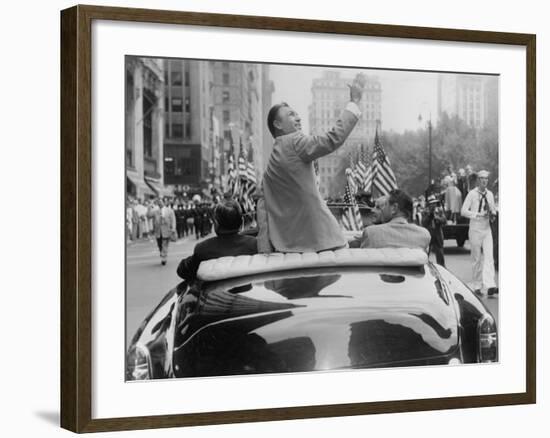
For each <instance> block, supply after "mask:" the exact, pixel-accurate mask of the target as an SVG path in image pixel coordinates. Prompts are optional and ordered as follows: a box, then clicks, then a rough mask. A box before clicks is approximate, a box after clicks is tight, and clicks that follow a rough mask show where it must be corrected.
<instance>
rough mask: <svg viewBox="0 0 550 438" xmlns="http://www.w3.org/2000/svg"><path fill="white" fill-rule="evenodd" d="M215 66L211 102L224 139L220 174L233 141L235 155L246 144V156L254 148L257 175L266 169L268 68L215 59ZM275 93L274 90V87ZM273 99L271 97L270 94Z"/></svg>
mask: <svg viewBox="0 0 550 438" xmlns="http://www.w3.org/2000/svg"><path fill="white" fill-rule="evenodd" d="M210 65H211V68H212V105H213V114H214V117H215V118H216V119H217V120H218V121H219V125H220V128H219V129H220V132H221V133H222V139H223V157H225V160H222V161H221V164H222V166H221V169H220V170H221V172H222V173H221V174H222V175H225V173H226V169H224V168H223V164H224V162H226V161H227V154H228V153H229V150H230V145H231V142H233V145H234V153H235V155H236V154H237V153H238V151H239V147H240V144H241V143H242V144H243V149H244V153H245V156H246V157H248V155H249V154H248V151H249V149H250V148H252V150H253V154H251V155H252V156H253V159H254V164H255V168H256V177H257V178H258V177H259V176H260V173H261V171H262V169H263V161H264V153H263V144H264V129H263V124H262V122H263V120H262V110H263V97H262V96H263V93H264V88H265V87H264V86H263V85H262V84H263V82H264V81H265V80H267V81H268V80H269V70H267V73H265V72H264V71H263V69H262V64H248V63H243V62H228V61H215V62H210ZM271 93H272V91H271ZM269 101H270V97H269Z"/></svg>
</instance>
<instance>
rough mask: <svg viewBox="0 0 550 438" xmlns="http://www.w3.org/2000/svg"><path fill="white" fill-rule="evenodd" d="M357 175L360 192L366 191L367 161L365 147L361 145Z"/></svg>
mask: <svg viewBox="0 0 550 438" xmlns="http://www.w3.org/2000/svg"><path fill="white" fill-rule="evenodd" d="M355 175H356V179H357V186H358V190H359V191H361V190H364V189H365V180H366V178H367V159H366V154H365V149H364V147H363V145H361V148H360V150H359V158H358V159H357V165H356V169H355Z"/></svg>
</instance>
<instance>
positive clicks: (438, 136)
mask: <svg viewBox="0 0 550 438" xmlns="http://www.w3.org/2000/svg"><path fill="white" fill-rule="evenodd" d="M428 138H429V132H428V128H427V127H425V128H423V129H419V130H417V131H405V132H404V133H400V134H398V133H395V132H384V133H383V135H382V137H381V139H382V145H383V146H384V149H385V151H386V153H387V154H388V156H389V157H390V160H391V164H392V169H393V171H394V173H395V176H396V178H397V183H398V185H399V187H400V188H402V189H404V190H406V191H407V192H409V193H410V194H411V195H418V194H421V193H423V192H424V190H425V189H426V188H427V186H428V184H429V181H428V174H429V171H428V165H429V164H428V163H429V147H428V144H429V141H428ZM468 164H470V165H471V166H472V168H473V169H474V170H481V169H486V170H488V171H489V172H491V181H494V180H496V179H497V178H498V126H497V123H496V121H488V122H487V123H486V124H485V126H484V127H483V128H480V129H475V128H473V127H471V126H469V125H468V124H467V123H466V122H465V121H464V120H462V119H460V118H459V117H457V116H454V117H449V116H448V115H447V113H443V114H442V115H441V117H440V118H439V121H438V123H437V125H436V126H434V127H433V128H432V179H436V180H437V179H440V178H441V177H442V176H443V175H444V171H445V169H446V168H447V166H448V165H451V166H452V167H453V169H454V170H455V172H456V171H457V170H458V169H460V168H465V167H466V165H468Z"/></svg>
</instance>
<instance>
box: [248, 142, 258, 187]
mask: <svg viewBox="0 0 550 438" xmlns="http://www.w3.org/2000/svg"><path fill="white" fill-rule="evenodd" d="M246 175H247V178H248V183H249V185H253V186H254V189H255V188H256V167H255V166H254V153H253V152H252V147H250V148H249V149H248V160H247V162H246Z"/></svg>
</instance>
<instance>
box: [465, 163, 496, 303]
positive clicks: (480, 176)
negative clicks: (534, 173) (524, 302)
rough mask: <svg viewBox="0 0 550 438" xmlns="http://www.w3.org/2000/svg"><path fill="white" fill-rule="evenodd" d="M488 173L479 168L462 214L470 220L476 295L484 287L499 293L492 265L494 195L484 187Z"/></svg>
mask: <svg viewBox="0 0 550 438" xmlns="http://www.w3.org/2000/svg"><path fill="white" fill-rule="evenodd" d="M488 182H489V172H487V171H486V170H480V171H479V172H478V173H477V187H476V188H475V189H473V190H470V192H468V195H467V196H466V199H465V200H464V204H463V205H462V210H461V214H462V216H464V217H467V218H469V219H470V229H469V232H468V238H469V239H470V251H471V259H472V271H473V287H474V290H475V293H476V294H477V295H480V296H481V295H482V289H483V288H486V289H487V294H488V295H489V296H491V295H494V294H498V288H497V287H496V284H495V268H494V264H493V236H492V233H491V220H492V219H493V218H494V216H495V215H496V207H495V198H494V196H493V193H492V192H491V191H490V190H487V184H488Z"/></svg>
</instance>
